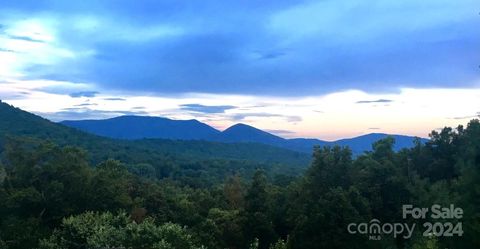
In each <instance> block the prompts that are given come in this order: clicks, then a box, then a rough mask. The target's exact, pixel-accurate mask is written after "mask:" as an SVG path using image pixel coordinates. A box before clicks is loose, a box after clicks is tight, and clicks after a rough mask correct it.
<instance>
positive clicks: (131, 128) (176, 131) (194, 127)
mask: <svg viewBox="0 0 480 249" xmlns="http://www.w3.org/2000/svg"><path fill="white" fill-rule="evenodd" d="M61 123H62V124H64V125H66V126H70V127H74V128H77V129H80V130H82V131H86V132H90V133H93V134H96V135H100V136H105V137H111V138H120V139H142V138H163V139H178V140H207V141H216V142H226V143H239V142H240V143H261V144H267V145H273V146H277V147H282V148H286V149H290V150H295V151H300V152H307V153H311V152H312V148H313V147H314V146H316V145H318V146H334V145H340V146H349V147H350V148H351V149H352V152H353V154H360V153H363V152H364V151H369V150H371V149H372V144H373V143H374V142H376V141H378V140H380V139H383V138H386V137H387V136H392V137H393V138H395V147H394V148H395V150H400V149H402V148H409V147H412V146H413V141H414V139H415V137H411V136H403V135H389V134H383V133H371V134H367V135H362V136H358V137H354V138H347V139H341V140H337V141H332V142H330V141H323V140H318V139H307V138H294V139H285V138H282V137H279V136H275V135H273V134H271V133H268V132H265V131H263V130H260V129H257V128H255V127H252V126H249V125H246V124H236V125H233V126H231V127H229V128H228V129H226V130H224V131H223V132H220V131H218V130H216V129H214V128H213V127H211V126H209V125H207V124H204V123H202V122H200V121H198V120H172V119H168V118H162V117H148V116H121V117H116V118H111V119H103V120H77V121H62V122H61ZM421 141H422V142H426V141H428V140H427V139H421Z"/></svg>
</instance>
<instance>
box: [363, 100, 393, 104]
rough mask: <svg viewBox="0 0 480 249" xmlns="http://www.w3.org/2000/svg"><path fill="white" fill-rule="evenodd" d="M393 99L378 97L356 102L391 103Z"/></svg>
mask: <svg viewBox="0 0 480 249" xmlns="http://www.w3.org/2000/svg"><path fill="white" fill-rule="evenodd" d="M391 102H393V100H391V99H377V100H360V101H357V102H355V103H357V104H370V103H391Z"/></svg>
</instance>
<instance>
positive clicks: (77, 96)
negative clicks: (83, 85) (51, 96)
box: [69, 91, 98, 98]
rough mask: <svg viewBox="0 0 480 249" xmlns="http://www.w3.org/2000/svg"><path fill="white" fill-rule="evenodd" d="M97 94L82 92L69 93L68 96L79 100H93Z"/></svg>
mask: <svg viewBox="0 0 480 249" xmlns="http://www.w3.org/2000/svg"><path fill="white" fill-rule="evenodd" d="M97 94H98V92H95V91H83V92H74V93H70V94H69V96H70V97H72V98H80V97H89V98H93V97H95V96H96V95H97Z"/></svg>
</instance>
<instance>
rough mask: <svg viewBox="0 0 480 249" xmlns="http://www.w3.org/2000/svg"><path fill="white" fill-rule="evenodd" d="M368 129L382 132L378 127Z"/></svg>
mask: <svg viewBox="0 0 480 249" xmlns="http://www.w3.org/2000/svg"><path fill="white" fill-rule="evenodd" d="M368 129H369V130H380V128H378V127H370V128H368Z"/></svg>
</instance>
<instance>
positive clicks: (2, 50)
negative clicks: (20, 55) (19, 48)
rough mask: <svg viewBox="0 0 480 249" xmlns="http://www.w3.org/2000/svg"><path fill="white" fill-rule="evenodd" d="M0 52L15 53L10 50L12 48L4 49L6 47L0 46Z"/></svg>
mask: <svg viewBox="0 0 480 249" xmlns="http://www.w3.org/2000/svg"><path fill="white" fill-rule="evenodd" d="M0 52H6V53H17V52H16V51H15V50H12V49H6V48H0Z"/></svg>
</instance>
